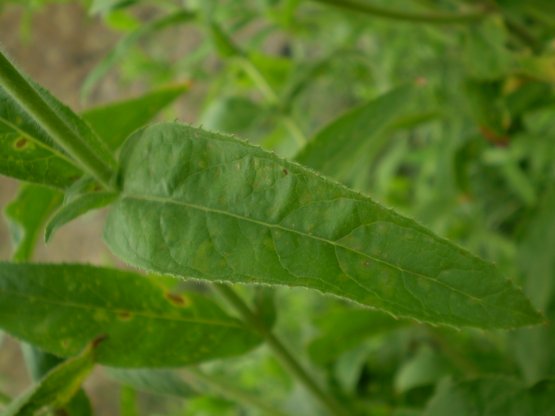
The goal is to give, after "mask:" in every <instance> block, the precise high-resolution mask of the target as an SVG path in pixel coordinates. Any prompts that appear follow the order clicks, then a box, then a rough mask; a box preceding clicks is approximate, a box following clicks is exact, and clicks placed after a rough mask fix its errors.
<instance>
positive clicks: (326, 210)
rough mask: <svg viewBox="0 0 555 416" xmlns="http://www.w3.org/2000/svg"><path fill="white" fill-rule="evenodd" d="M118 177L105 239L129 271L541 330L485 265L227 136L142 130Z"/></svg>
mask: <svg viewBox="0 0 555 416" xmlns="http://www.w3.org/2000/svg"><path fill="white" fill-rule="evenodd" d="M120 178H121V189H122V193H121V196H120V198H119V200H118V201H117V202H116V203H115V204H114V209H113V210H112V211H111V213H110V215H109V217H108V221H107V224H106V228H105V239H106V241H107V243H108V245H109V246H110V247H111V249H112V251H113V252H114V253H115V254H116V255H118V256H120V257H121V258H122V259H124V260H125V261H127V262H129V263H130V264H133V265H135V266H138V267H141V268H144V269H147V270H152V271H155V272H159V273H169V274H174V275H178V276H183V277H194V278H199V279H205V280H211V281H229V282H240V283H261V284H273V285H287V286H302V287H307V288H312V289H317V290H320V291H322V292H324V293H329V294H333V295H336V296H341V297H344V298H347V299H350V300H353V301H355V302H358V303H361V304H363V305H366V306H371V307H374V308H378V309H382V310H384V311H387V312H389V313H392V314H395V315H399V316H404V317H411V318H415V319H418V320H422V321H426V322H431V323H438V324H439V323H442V324H449V325H453V326H475V327H481V328H511V327H516V326H522V325H530V324H534V323H539V322H541V321H542V318H541V316H540V315H539V314H538V313H537V312H536V311H535V310H534V309H533V308H532V306H531V305H530V303H529V301H528V300H527V299H526V298H525V296H524V295H523V294H522V292H521V291H520V290H518V289H516V288H514V287H513V285H512V284H511V283H510V282H509V281H507V280H506V279H505V278H504V277H503V276H502V275H501V274H500V272H499V271H498V270H497V269H496V268H495V267H494V266H493V265H492V264H490V263H487V262H484V261H483V260H480V259H479V258H477V257H475V256H473V255H471V254H470V253H468V252H466V251H464V250H462V249H460V248H458V247H457V246H455V245H453V244H451V243H449V242H448V241H446V240H443V239H441V238H438V237H436V236H435V235H433V234H432V233H431V232H430V231H428V230H426V229H425V228H424V227H422V226H420V225H418V224H416V223H415V222H414V221H412V220H410V219H407V218H404V217H402V216H400V215H398V214H396V213H395V212H393V211H390V210H387V209H385V208H383V207H382V206H380V205H379V204H377V203H375V202H373V201H372V200H371V199H369V198H367V197H365V196H363V195H360V194H358V193H356V192H354V191H351V190H349V189H347V188H345V187H343V186H341V185H339V184H337V183H335V182H332V181H330V180H327V179H325V178H322V177H320V176H319V175H318V174H316V173H314V172H312V171H310V170H308V169H306V168H303V167H302V166H300V165H297V164H295V163H291V162H287V161H285V160H282V159H280V158H278V157H276V156H275V155H273V154H271V153H268V152H266V151H264V150H262V149H260V148H258V147H255V146H251V145H249V144H247V143H245V142H242V141H239V140H237V139H235V138H232V137H227V136H223V135H219V134H214V133H209V132H206V131H204V130H201V129H196V128H192V127H188V126H185V125H180V124H175V123H169V124H158V125H154V126H150V127H147V128H146V129H144V130H141V131H139V132H137V133H136V134H134V135H133V136H132V137H131V138H130V139H129V140H128V142H127V143H126V146H125V147H124V149H123V151H122V154H121V172H120Z"/></svg>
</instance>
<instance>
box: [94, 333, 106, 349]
mask: <svg viewBox="0 0 555 416" xmlns="http://www.w3.org/2000/svg"><path fill="white" fill-rule="evenodd" d="M107 338H108V335H106V334H104V335H99V336H97V337H96V338H95V339H93V341H92V347H93V349H96V348H98V346H99V345H100V344H101V343H102V342H103V341H105V340H106V339H107Z"/></svg>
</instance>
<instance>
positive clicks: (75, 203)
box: [44, 192, 117, 242]
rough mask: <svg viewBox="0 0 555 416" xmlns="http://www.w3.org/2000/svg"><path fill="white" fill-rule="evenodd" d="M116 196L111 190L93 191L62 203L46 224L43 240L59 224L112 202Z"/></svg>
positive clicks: (51, 233) (47, 239)
mask: <svg viewBox="0 0 555 416" xmlns="http://www.w3.org/2000/svg"><path fill="white" fill-rule="evenodd" d="M116 196H117V195H116V194H115V193H113V192H93V193H89V194H84V195H80V196H78V197H77V198H76V199H74V200H72V201H70V202H69V203H67V204H65V205H63V206H62V207H61V208H60V209H59V210H58V211H57V212H56V213H55V214H54V216H53V217H52V218H51V219H50V221H49V222H48V224H46V229H45V232H44V240H45V241H46V242H48V241H49V240H50V238H51V237H52V235H53V234H54V233H55V232H56V230H58V229H59V228H60V227H61V226H63V225H65V224H67V223H68V222H70V221H72V220H74V219H75V218H78V217H80V216H81V215H83V214H86V213H87V212H89V211H91V210H94V209H98V208H102V207H105V206H106V205H108V204H110V203H111V202H113V201H114V199H115V198H116Z"/></svg>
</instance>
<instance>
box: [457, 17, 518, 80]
mask: <svg viewBox="0 0 555 416" xmlns="http://www.w3.org/2000/svg"><path fill="white" fill-rule="evenodd" d="M506 43H507V33H506V30H505V27H504V23H503V20H502V19H501V18H499V17H493V18H489V19H485V20H483V21H481V22H480V23H478V24H476V25H472V26H469V28H468V31H467V37H466V44H465V49H464V55H463V58H464V63H465V64H466V67H467V69H468V72H469V74H470V76H471V77H473V78H475V79H480V80H485V81H492V80H495V79H499V78H502V77H504V76H505V75H506V74H507V73H509V72H510V71H511V69H512V66H513V60H512V56H511V53H510V51H509V49H508V48H507V46H506Z"/></svg>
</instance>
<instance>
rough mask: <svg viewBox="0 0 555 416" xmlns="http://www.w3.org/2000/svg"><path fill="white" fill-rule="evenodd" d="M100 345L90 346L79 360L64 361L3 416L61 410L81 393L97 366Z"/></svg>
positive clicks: (21, 415)
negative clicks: (96, 350) (84, 383)
mask: <svg viewBox="0 0 555 416" xmlns="http://www.w3.org/2000/svg"><path fill="white" fill-rule="evenodd" d="M96 346H97V342H93V343H91V344H90V345H88V346H87V347H86V348H85V349H84V351H83V352H81V353H80V354H79V355H77V356H76V357H73V358H70V359H69V360H67V361H64V362H63V363H61V364H60V365H59V366H57V367H55V368H54V369H53V370H52V371H50V372H49V373H48V374H47V375H46V376H45V377H44V378H43V379H42V380H41V381H40V382H39V383H37V384H35V385H34V386H33V387H32V388H31V389H29V390H28V391H26V392H25V393H23V394H22V395H21V396H19V397H18V398H17V399H15V400H14V401H13V402H12V403H11V404H10V405H9V406H8V408H7V409H6V410H5V411H4V413H2V415H3V416H27V415H29V416H31V415H34V414H35V413H37V412H38V411H40V410H41V409H44V408H46V407H51V408H59V407H61V406H63V405H65V404H66V403H68V402H69V401H70V400H71V398H72V397H73V396H74V395H75V393H77V391H78V390H79V387H80V386H81V383H82V382H83V381H84V380H85V378H86V377H87V376H88V375H89V373H90V371H91V370H92V368H93V365H94V358H95V354H94V353H95V347H96Z"/></svg>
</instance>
